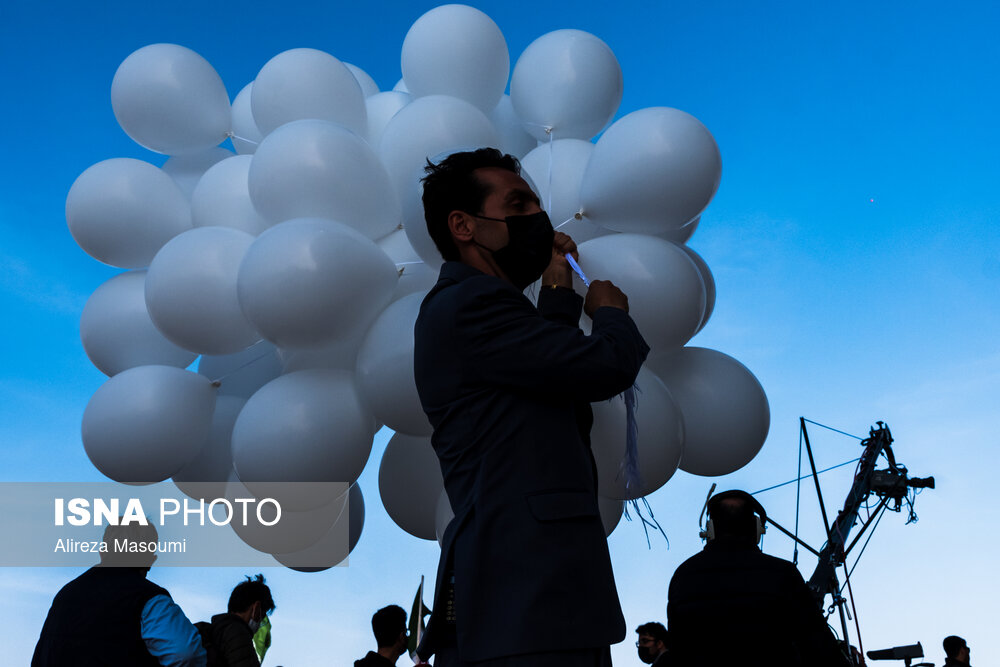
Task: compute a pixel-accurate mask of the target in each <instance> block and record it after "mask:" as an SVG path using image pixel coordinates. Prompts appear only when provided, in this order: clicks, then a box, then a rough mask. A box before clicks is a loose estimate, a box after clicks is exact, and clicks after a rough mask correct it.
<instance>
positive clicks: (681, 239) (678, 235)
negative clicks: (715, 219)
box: [653, 215, 701, 245]
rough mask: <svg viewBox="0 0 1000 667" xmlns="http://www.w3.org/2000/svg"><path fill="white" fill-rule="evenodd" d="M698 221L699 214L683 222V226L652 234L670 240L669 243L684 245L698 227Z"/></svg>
mask: <svg viewBox="0 0 1000 667" xmlns="http://www.w3.org/2000/svg"><path fill="white" fill-rule="evenodd" d="M700 222H701V216H700V215H699V216H698V217H697V218H695V219H694V220H692V221H691V222H688V223H685V224H684V226H683V227H678V228H677V229H668V230H667V231H665V232H660V233H658V234H654V235H653V236H658V237H659V238H661V239H663V240H665V241H670V242H671V243H676V244H677V245H684V244H685V243H687V242H688V241H689V240H690V239H691V237H692V236H694V232H695V230H696V229H698V223H700Z"/></svg>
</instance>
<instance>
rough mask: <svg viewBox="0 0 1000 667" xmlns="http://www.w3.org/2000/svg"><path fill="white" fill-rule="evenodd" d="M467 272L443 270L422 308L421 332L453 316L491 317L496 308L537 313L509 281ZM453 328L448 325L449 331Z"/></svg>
mask: <svg viewBox="0 0 1000 667" xmlns="http://www.w3.org/2000/svg"><path fill="white" fill-rule="evenodd" d="M449 264H453V263H452V262H449ZM446 266H447V265H446ZM459 266H462V267H464V265H459ZM466 268H468V269H469V270H468V271H467V272H463V271H461V270H458V271H453V272H451V273H454V274H456V275H450V274H449V273H448V272H446V271H445V270H444V269H442V271H441V277H440V278H439V279H438V282H437V284H436V285H435V286H434V287H433V288H432V289H431V290H430V292H428V293H427V296H426V297H425V298H424V300H423V303H422V304H421V305H420V314H419V316H418V318H417V327H418V328H421V327H426V326H428V325H429V324H430V323H431V322H442V321H443V320H444V319H446V318H447V317H448V316H449V315H450V314H453V313H454V314H474V313H477V312H479V311H482V312H483V314H492V313H493V311H494V310H495V309H497V308H514V309H532V310H533V309H534V306H533V305H532V304H531V301H529V300H528V299H527V297H525V296H524V294H522V293H521V292H519V291H518V289H517V288H516V287H514V286H513V285H512V284H510V283H509V282H507V281H506V280H502V279H500V278H497V277H496V276H490V275H487V274H485V273H482V272H480V271H476V270H475V269H471V268H469V267H466ZM487 311H488V313H487ZM454 324H455V323H454V322H451V323H449V327H451V326H454Z"/></svg>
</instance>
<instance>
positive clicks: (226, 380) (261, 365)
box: [198, 340, 284, 399]
mask: <svg viewBox="0 0 1000 667" xmlns="http://www.w3.org/2000/svg"><path fill="white" fill-rule="evenodd" d="M283 369H284V366H283V364H282V363H281V357H280V355H279V354H278V348H276V347H275V346H274V345H272V344H271V343H268V342H267V341H266V340H262V341H260V342H258V343H256V344H255V345H251V346H250V347H248V348H247V349H245V350H242V351H240V352H234V353H233V354H224V355H217V356H213V355H209V354H205V355H202V357H201V361H199V362H198V372H199V373H200V374H202V375H204V376H205V377H207V378H208V379H209V380H212V381H213V382H218V383H219V395H220V396H222V395H228V396H239V397H241V398H243V399H247V398H250V397H251V396H253V395H254V394H255V393H256V392H257V390H258V389H260V388H261V387H263V386H264V385H265V384H267V383H268V382H270V381H271V380H273V379H274V378H276V377H278V376H279V375H281V373H282V370H283Z"/></svg>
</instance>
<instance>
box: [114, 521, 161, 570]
mask: <svg viewBox="0 0 1000 667" xmlns="http://www.w3.org/2000/svg"><path fill="white" fill-rule="evenodd" d="M124 522H125V517H124V516H120V517H118V524H119V525H117V526H108V527H107V528H105V529H104V537H103V541H104V544H106V545H107V551H106V552H105V551H101V552H100V556H101V565H102V566H103V567H135V568H139V569H141V570H145V571H146V572H148V571H149V568H150V567H152V565H153V562H154V561H155V560H156V542H157V540H158V539H159V534H158V533H157V532H156V527H155V526H154V525H153V524H152V523H150V522H149V521H148V519H147V521H146V525H145V526H144V525H142V524H140V523H138V522H137V521H129V522H128V523H127V524H125V525H122V524H124Z"/></svg>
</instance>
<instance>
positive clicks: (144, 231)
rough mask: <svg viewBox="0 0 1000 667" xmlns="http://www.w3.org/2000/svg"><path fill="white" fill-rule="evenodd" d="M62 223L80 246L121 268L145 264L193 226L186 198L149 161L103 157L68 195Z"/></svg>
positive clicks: (82, 175) (95, 256)
mask: <svg viewBox="0 0 1000 667" xmlns="http://www.w3.org/2000/svg"><path fill="white" fill-rule="evenodd" d="M66 222H67V223H68V224H69V231H70V233H71V234H72V235H73V238H74V239H75V240H76V242H77V243H78V244H79V245H80V247H81V248H83V250H84V251H85V252H86V253H87V254H88V255H90V256H91V257H93V258H94V259H97V260H99V261H101V262H104V263H105V264H110V265H111V266H118V267H121V268H125V269H136V268H142V267H145V266H149V263H150V262H151V261H152V260H153V256H154V255H155V254H156V251H157V250H159V249H160V248H161V247H163V244H164V243H166V242H167V241H169V240H170V239H172V238H173V237H174V236H176V235H178V234H180V233H181V232H183V231H184V230H187V229H191V209H190V207H189V205H188V201H187V197H185V196H184V193H183V192H181V189H180V188H179V187H177V184H176V183H174V181H173V179H172V178H170V176H168V175H167V174H165V173H164V172H163V171H161V170H160V169H158V168H156V167H154V166H153V165H151V164H149V163H148V162H143V161H141V160H133V159H131V158H115V159H111V160H104V161H103V162H98V163H97V164H95V165H93V166H92V167H89V168H88V169H87V170H86V171H84V172H83V173H82V174H80V176H79V177H78V178H77V179H76V181H75V182H74V183H73V186H72V187H71V188H70V189H69V194H68V195H67V196H66Z"/></svg>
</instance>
